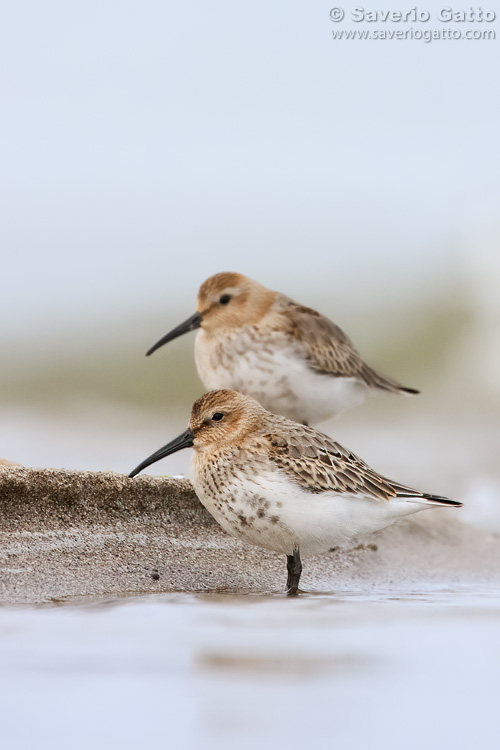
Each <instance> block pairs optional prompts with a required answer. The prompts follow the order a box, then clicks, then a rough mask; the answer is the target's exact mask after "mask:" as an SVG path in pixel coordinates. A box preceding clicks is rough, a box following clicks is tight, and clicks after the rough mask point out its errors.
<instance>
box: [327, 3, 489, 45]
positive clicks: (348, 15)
mask: <svg viewBox="0 0 500 750" xmlns="http://www.w3.org/2000/svg"><path fill="white" fill-rule="evenodd" d="M330 20H331V21H332V22H333V23H335V24H340V23H343V22H349V21H350V22H351V23H353V24H370V27H369V28H364V29H363V28H349V29H345V28H338V27H337V28H335V29H333V30H332V38H333V39H334V40H336V41H337V40H347V41H353V40H354V41H383V40H389V41H404V40H410V41H422V42H425V43H427V44H428V43H429V42H433V41H441V40H444V41H450V40H451V41H459V40H465V41H479V40H482V39H486V40H492V39H496V31H495V29H493V28H492V27H491V24H492V23H493V22H494V21H495V20H496V13H495V11H493V10H485V9H483V8H481V7H477V8H469V9H468V10H457V9H454V8H452V7H451V6H443V7H441V8H436V9H433V10H432V11H429V10H426V9H422V8H417V7H416V6H413V7H412V8H407V9H406V10H373V9H367V8H364V7H362V6H359V7H356V8H352V9H349V10H347V11H346V10H345V9H344V8H340V7H334V8H332V9H331V10H330ZM429 21H436V22H437V23H438V24H439V26H437V27H436V28H432V29H430V28H428V27H426V24H428V22H429ZM373 24H385V26H382V28H380V27H379V28H373ZM408 24H416V26H415V25H412V26H408ZM420 24H424V26H420ZM402 27H403V28H402Z"/></svg>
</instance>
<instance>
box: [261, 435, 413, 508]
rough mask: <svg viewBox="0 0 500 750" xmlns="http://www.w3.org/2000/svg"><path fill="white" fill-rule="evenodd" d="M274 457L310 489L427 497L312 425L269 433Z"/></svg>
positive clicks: (384, 496)
mask: <svg viewBox="0 0 500 750" xmlns="http://www.w3.org/2000/svg"><path fill="white" fill-rule="evenodd" d="M266 439H267V440H268V441H269V444H270V448H271V450H270V458H271V461H272V462H273V464H274V465H275V466H277V467H278V468H279V469H281V471H283V472H284V473H285V474H286V475H287V476H288V477H289V478H290V479H291V480H292V481H294V482H296V483H297V484H299V485H300V486H301V487H303V488H304V489H306V490H309V491H310V492H316V493H320V492H337V493H339V494H349V495H360V496H365V497H366V496H369V497H373V498H376V499H377V500H390V499H391V498H395V497H415V498H425V497H426V495H425V494H424V493H421V492H418V491H417V490H412V489H411V488H410V487H404V486H403V485H400V484H396V483H394V482H391V481H390V480H389V479H386V478H385V477H381V476H380V475H379V474H377V472H375V471H373V469H370V467H369V466H368V465H367V464H365V462H364V461H362V460H361V459H360V458H358V457H357V456H355V455H354V453H351V451H349V450H346V449H345V448H343V447H342V446H341V445H339V444H338V443H336V442H335V441H333V440H331V438H329V437H328V436H327V435H324V434H323V433H321V432H318V431H317V430H313V429H311V428H309V427H300V428H297V429H293V430H292V429H291V430H290V432H289V433H288V434H286V437H285V436H284V434H283V430H280V433H279V435H278V434H269V435H266Z"/></svg>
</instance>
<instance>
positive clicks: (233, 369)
mask: <svg viewBox="0 0 500 750" xmlns="http://www.w3.org/2000/svg"><path fill="white" fill-rule="evenodd" d="M194 329H198V333H197V335H196V341H195V360H196V366H197V368H198V373H199V375H200V378H201V380H202V381H203V384H204V385H205V387H206V388H207V389H215V388H217V389H230V390H234V391H239V392H240V393H244V394H245V395H247V396H251V397H252V398H255V399H256V400H257V401H258V402H259V403H260V404H262V406H264V407H265V408H266V409H269V410H270V411H272V412H274V413H276V414H282V415H283V416H285V417H288V418H289V419H293V420H295V421H296V422H301V423H302V424H317V423H318V422H322V421H323V420H325V419H329V418H331V417H335V416H337V415H338V414H340V413H341V412H343V411H345V410H346V409H350V408H351V407H353V406H357V405H358V404H361V403H362V402H363V401H364V400H365V399H366V397H367V396H369V395H372V394H376V393H382V392H391V393H404V394H412V393H418V391H416V390H415V389H413V388H405V387H404V386H402V385H399V383H396V381H394V380H391V379H390V378H388V377H385V376H384V375H381V374H380V373H378V372H376V371H375V370H373V369H372V368H371V367H370V366H369V365H367V364H366V363H365V362H363V360H362V359H361V357H360V355H359V354H358V352H357V351H356V349H355V348H354V346H353V345H352V343H351V341H350V340H349V338H348V337H347V336H346V335H345V333H343V331H342V330H341V329H340V328H339V327H338V326H336V325H335V323H332V322H331V321H330V320H328V319H327V318H325V317H324V316H323V315H321V314H320V313H318V312H316V310H311V309H310V308H309V307H304V306H303V305H299V304H298V303H297V302H294V301H293V300H291V299H290V298H289V297H286V296H285V295H284V294H280V293H279V292H273V291H271V290H270V289H266V287H264V286H262V285H261V284H259V283H257V282H256V281H253V280H252V279H249V278H247V277H246V276H242V275H241V274H238V273H218V274H216V275H215V276H211V277H210V278H209V279H207V280H206V281H205V282H204V283H203V284H202V285H201V288H200V290H199V292H198V302H197V306H196V313H195V314H194V315H192V316H191V317H190V318H188V320H186V321H185V322H184V323H182V324H181V325H180V326H177V328H174V329H173V330H172V331H170V333H168V334H167V335H166V336H164V337H163V338H162V339H160V341H158V342H157V343H156V344H155V345H154V346H153V347H151V349H150V350H149V351H148V352H147V354H148V355H149V354H152V353H153V352H154V351H156V349H159V348H160V347H161V346H163V345H164V344H166V343H167V342H168V341H172V339H175V338H177V337H178V336H181V335H182V334H183V333H187V332H188V331H192V330H194Z"/></svg>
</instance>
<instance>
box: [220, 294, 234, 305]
mask: <svg viewBox="0 0 500 750" xmlns="http://www.w3.org/2000/svg"><path fill="white" fill-rule="evenodd" d="M230 299H231V295H230V294H223V295H222V297H221V298H220V300H219V302H220V303H221V305H227V303H228V302H229V300H230Z"/></svg>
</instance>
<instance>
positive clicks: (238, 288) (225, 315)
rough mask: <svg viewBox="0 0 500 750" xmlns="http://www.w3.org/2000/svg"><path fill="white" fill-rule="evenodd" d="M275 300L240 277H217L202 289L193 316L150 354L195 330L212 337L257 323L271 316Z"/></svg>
mask: <svg viewBox="0 0 500 750" xmlns="http://www.w3.org/2000/svg"><path fill="white" fill-rule="evenodd" d="M275 298H276V292H272V291H271V290H270V289H266V287H265V286H262V284H259V283H258V282H257V281H254V280H253V279H249V278H248V277H247V276H242V275H241V274H240V273H216V274H215V276H210V278H209V279H207V280H206V281H204V282H203V284H202V285H201V287H200V290H199V292H198V301H197V305H196V312H195V313H194V315H191V317H190V318H188V319H187V320H185V321H184V323H181V324H180V325H179V326H177V327H176V328H174V329H173V330H172V331H170V332H169V333H167V335H166V336H163V338H161V339H160V340H159V341H157V342H156V344H155V345H154V346H152V347H151V349H149V351H148V352H147V354H148V355H149V354H152V353H153V352H155V351H156V350H157V349H159V348H160V347H161V346H163V345H164V344H167V343H168V342H169V341H172V340H173V339H176V338H177V337H178V336H182V334H183V333H187V332H188V331H193V330H195V329H196V328H202V329H203V330H204V331H205V332H206V333H208V334H210V333H213V332H215V331H217V330H221V329H224V328H239V327H240V326H242V325H245V324H250V325H251V324H255V323H258V322H259V321H260V320H261V319H262V318H263V317H264V315H266V313H268V312H269V310H270V309H271V307H272V304H273V302H274V300H275Z"/></svg>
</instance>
